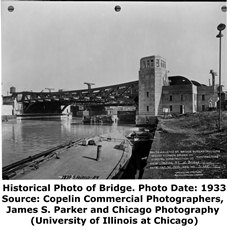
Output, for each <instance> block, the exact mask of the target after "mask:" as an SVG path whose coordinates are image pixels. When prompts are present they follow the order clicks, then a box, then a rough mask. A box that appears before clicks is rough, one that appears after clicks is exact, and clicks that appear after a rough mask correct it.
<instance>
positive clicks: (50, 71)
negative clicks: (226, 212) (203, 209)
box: [1, 0, 227, 180]
mask: <svg viewBox="0 0 227 230" xmlns="http://www.w3.org/2000/svg"><path fill="white" fill-rule="evenodd" d="M1 11H2V12H1V13H2V14H1V21H2V22H1V39H2V42H1V51H2V53H1V55H2V73H1V74H2V77H1V84H2V85H1V94H2V103H1V104H2V105H1V113H2V124H1V125H2V131H1V132H2V179H3V180H69V179H70V180H79V179H94V180H97V179H118V180H120V179H124V180H125V179H130V180H133V179H146V180H152V179H177V180H178V179H226V178H227V76H226V75H227V69H226V61H227V57H226V45H227V44H226V38H227V35H226V2H224V1H220V2H216V1H215V2H152V1H151V2H149V1H148V2H146V1H145V2H124V1H123V2H114V1H106V2H105V1H104V2H86V1H85V2H74V1H7V0H5V1H4V0H3V1H2V2H1Z"/></svg>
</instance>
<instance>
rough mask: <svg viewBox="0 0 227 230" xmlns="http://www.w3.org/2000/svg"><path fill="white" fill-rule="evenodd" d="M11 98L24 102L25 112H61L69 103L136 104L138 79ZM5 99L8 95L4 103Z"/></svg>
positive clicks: (19, 93) (95, 104)
mask: <svg viewBox="0 0 227 230" xmlns="http://www.w3.org/2000/svg"><path fill="white" fill-rule="evenodd" d="M4 99H5V100H4ZM8 99H9V98H8ZM11 99H12V100H15V99H16V102H17V103H18V104H22V107H23V113H37V112H50V113H56V112H58V113H61V112H62V111H63V110H64V109H65V108H66V107H67V106H68V105H89V106H99V105H100V106H130V105H134V106H135V105H138V81H132V82H127V83H123V84H117V85H111V86H105V87H99V88H90V89H83V90H72V91H58V92H29V91H23V92H13V93H12V95H11ZM4 101H6V97H3V104H4ZM62 106H63V108H61V107H62ZM51 107H52V109H51ZM53 108H54V109H53ZM60 108H61V109H60Z"/></svg>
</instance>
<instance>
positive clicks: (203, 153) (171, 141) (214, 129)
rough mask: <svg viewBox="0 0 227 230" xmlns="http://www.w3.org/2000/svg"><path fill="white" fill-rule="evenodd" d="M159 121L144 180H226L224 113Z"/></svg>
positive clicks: (226, 122) (226, 127) (226, 142)
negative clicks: (219, 122) (219, 125)
mask: <svg viewBox="0 0 227 230" xmlns="http://www.w3.org/2000/svg"><path fill="white" fill-rule="evenodd" d="M222 119H223V120H222V130H221V131H219V130H218V113H217V112H203V113H196V114H187V115H186V114H185V115H182V116H179V117H174V118H167V119H163V118H159V124H158V127H157V130H156V132H155V137H154V141H153V143H152V147H151V150H150V153H149V156H148V160H147V165H146V167H145V171H144V174H143V179H178V178H179V179H186V178H187V179H189V178H227V163H226V162H227V138H226V137H227V113H226V112H223V114H222Z"/></svg>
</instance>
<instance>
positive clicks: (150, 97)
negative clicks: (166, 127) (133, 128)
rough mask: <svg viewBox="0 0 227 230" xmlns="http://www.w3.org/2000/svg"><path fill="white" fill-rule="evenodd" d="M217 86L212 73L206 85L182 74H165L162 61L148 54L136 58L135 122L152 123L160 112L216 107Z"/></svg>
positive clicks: (180, 112) (184, 111)
mask: <svg viewBox="0 0 227 230" xmlns="http://www.w3.org/2000/svg"><path fill="white" fill-rule="evenodd" d="M218 100H219V99H218V86H217V85H216V84H215V76H214V75H212V85H210V86H207V85H204V84H200V83H199V82H197V81H193V80H189V79H188V78H186V77H184V76H167V70H166V60H165V59H164V58H162V57H161V56H149V57H144V58H142V59H141V60H140V70H139V111H138V116H137V124H145V123H151V122H153V119H154V118H155V117H156V116H159V115H163V114H166V113H168V114H173V113H176V114H184V113H194V112H201V111H207V110H213V109H216V108H217V102H218Z"/></svg>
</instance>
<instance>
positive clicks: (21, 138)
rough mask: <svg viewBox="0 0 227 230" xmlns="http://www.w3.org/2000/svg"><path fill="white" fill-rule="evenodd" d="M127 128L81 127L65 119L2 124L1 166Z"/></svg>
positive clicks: (17, 121)
mask: <svg viewBox="0 0 227 230" xmlns="http://www.w3.org/2000/svg"><path fill="white" fill-rule="evenodd" d="M129 127H130V126H129V125H127V126H117V125H82V124H78V123H75V122H74V121H73V120H71V119H65V120H10V121H9V122H6V123H3V124H2V165H3V166H5V165H8V164H10V163H13V162H15V161H18V160H21V159H23V158H25V157H28V156H31V155H34V154H37V153H39V152H42V151H44V150H47V149H49V148H52V147H55V146H57V145H59V144H61V143H65V142H67V141H70V140H75V139H78V138H84V137H88V136H95V135H101V134H104V133H111V132H112V131H114V130H116V129H117V130H118V131H120V132H124V131H125V130H128V129H129Z"/></svg>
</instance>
